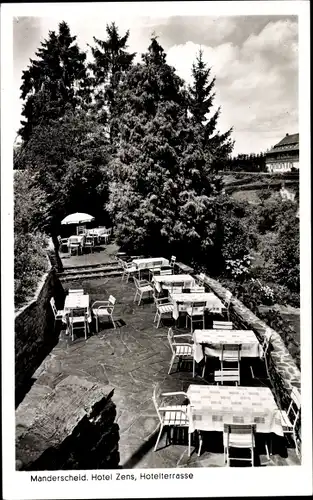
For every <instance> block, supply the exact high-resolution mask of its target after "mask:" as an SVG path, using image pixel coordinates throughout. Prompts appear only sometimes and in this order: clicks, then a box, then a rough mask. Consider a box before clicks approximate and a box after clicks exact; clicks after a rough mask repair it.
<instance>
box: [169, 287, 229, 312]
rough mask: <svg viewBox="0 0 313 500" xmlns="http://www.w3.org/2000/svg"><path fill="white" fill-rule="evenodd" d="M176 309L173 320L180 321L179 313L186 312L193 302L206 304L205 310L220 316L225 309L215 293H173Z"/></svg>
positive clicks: (171, 294)
mask: <svg viewBox="0 0 313 500" xmlns="http://www.w3.org/2000/svg"><path fill="white" fill-rule="evenodd" d="M169 295H170V297H171V298H172V301H173V305H174V309H173V318H174V319H178V317H179V312H181V311H185V310H186V309H187V308H188V307H189V306H190V305H191V304H192V303H193V302H205V303H206V305H205V309H208V310H209V311H212V312H216V313H218V314H221V313H222V310H223V309H225V307H224V304H223V302H222V301H221V300H220V299H219V298H218V297H216V295H214V293H213V292H191V293H171V292H169Z"/></svg>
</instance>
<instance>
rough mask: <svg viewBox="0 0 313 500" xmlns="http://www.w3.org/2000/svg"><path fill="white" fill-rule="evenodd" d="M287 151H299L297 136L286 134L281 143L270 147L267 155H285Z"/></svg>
mask: <svg viewBox="0 0 313 500" xmlns="http://www.w3.org/2000/svg"><path fill="white" fill-rule="evenodd" d="M288 151H299V134H291V135H289V134H286V135H285V137H284V138H283V139H282V140H281V141H279V142H278V143H277V144H275V146H274V147H272V149H271V150H270V151H269V152H268V154H271V153H285V152H288Z"/></svg>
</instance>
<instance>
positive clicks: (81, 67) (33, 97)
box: [19, 21, 89, 142]
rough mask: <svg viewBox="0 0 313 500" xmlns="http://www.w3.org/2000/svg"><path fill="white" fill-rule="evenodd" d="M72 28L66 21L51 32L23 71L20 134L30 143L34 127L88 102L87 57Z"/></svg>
mask: <svg viewBox="0 0 313 500" xmlns="http://www.w3.org/2000/svg"><path fill="white" fill-rule="evenodd" d="M75 40H76V36H71V33H70V29H69V26H68V25H67V24H66V23H65V22H64V21H63V22H61V23H60V24H59V30H58V33H56V32H54V31H50V32H49V36H48V38H47V39H46V40H44V41H43V42H41V46H40V48H39V49H38V51H37V52H36V56H37V59H31V60H30V65H29V66H28V68H27V69H26V70H25V71H23V76H22V82H23V83H22V85H21V98H22V99H23V100H25V103H24V106H23V111H22V115H23V116H24V117H25V120H23V121H21V124H22V127H21V128H20V130H19V134H20V136H21V137H22V139H23V140H24V142H27V141H28V140H29V138H30V137H31V134H32V131H33V129H34V127H36V126H37V125H38V124H41V125H43V124H44V123H47V122H48V121H49V120H50V119H57V118H59V117H61V116H63V115H64V114H65V112H66V111H67V110H70V109H72V110H73V109H75V108H76V107H77V106H79V105H81V104H82V102H83V101H84V100H86V101H88V100H89V86H88V77H87V72H86V65H85V59H86V54H85V53H84V52H82V51H81V50H80V49H79V47H78V45H77V44H75V43H74V42H75Z"/></svg>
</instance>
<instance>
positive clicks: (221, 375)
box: [214, 368, 240, 385]
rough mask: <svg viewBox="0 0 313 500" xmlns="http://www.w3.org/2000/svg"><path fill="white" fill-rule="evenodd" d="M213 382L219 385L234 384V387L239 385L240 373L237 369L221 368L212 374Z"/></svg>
mask: <svg viewBox="0 0 313 500" xmlns="http://www.w3.org/2000/svg"><path fill="white" fill-rule="evenodd" d="M214 382H215V383H216V384H217V385H219V384H221V385H224V383H229V382H235V384H236V385H238V384H240V371H239V368H223V369H221V370H216V371H215V372H214Z"/></svg>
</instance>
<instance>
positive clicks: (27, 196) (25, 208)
mask: <svg viewBox="0 0 313 500" xmlns="http://www.w3.org/2000/svg"><path fill="white" fill-rule="evenodd" d="M30 186H31V177H30V176H29V174H28V172H17V175H15V177H14V195H15V197H14V299H15V306H16V307H19V306H20V305H21V304H22V303H24V302H25V300H27V298H29V297H30V296H31V295H32V294H33V292H34V291H35V288H36V286H37V284H38V280H39V279H40V277H41V276H42V274H43V273H44V272H45V271H46V270H47V267H48V265H47V264H48V263H47V257H46V253H45V247H46V244H47V240H46V237H45V236H44V235H43V234H41V233H39V232H38V231H36V223H35V220H36V212H37V201H38V198H40V195H41V193H40V192H39V191H38V190H32V189H30Z"/></svg>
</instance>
